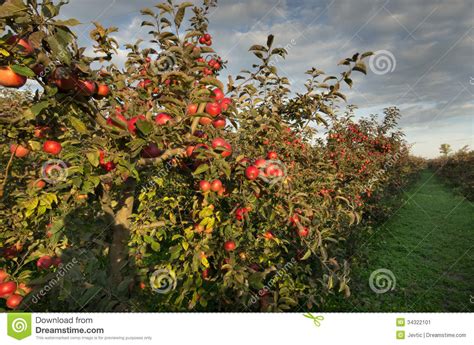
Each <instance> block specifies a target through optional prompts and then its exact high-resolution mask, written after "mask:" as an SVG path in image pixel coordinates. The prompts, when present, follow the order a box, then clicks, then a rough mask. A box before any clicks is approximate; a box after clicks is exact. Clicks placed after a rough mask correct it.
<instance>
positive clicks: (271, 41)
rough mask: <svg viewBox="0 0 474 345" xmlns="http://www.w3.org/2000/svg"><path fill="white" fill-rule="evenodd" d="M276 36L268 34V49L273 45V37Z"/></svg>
mask: <svg viewBox="0 0 474 345" xmlns="http://www.w3.org/2000/svg"><path fill="white" fill-rule="evenodd" d="M274 38H275V36H273V35H268V37H267V47H268V49H270V48H271V47H272V44H273V39H274Z"/></svg>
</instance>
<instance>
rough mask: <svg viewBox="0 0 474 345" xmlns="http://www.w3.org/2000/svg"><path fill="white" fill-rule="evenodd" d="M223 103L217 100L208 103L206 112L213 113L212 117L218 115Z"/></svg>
mask: <svg viewBox="0 0 474 345" xmlns="http://www.w3.org/2000/svg"><path fill="white" fill-rule="evenodd" d="M221 111H222V109H221V105H220V104H219V103H217V102H212V103H207V104H206V113H208V114H209V115H211V116H212V117H216V116H217V115H219V114H220V113H221Z"/></svg>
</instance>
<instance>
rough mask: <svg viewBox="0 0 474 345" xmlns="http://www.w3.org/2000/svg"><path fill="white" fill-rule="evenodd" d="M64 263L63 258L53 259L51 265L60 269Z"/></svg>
mask: <svg viewBox="0 0 474 345" xmlns="http://www.w3.org/2000/svg"><path fill="white" fill-rule="evenodd" d="M61 263H62V260H61V258H53V259H52V260H51V264H52V265H53V266H54V267H59V265H61Z"/></svg>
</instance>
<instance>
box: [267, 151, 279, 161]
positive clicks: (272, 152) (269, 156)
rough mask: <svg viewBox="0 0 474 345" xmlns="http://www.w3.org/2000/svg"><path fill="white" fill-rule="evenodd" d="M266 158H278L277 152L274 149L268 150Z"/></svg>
mask: <svg viewBox="0 0 474 345" xmlns="http://www.w3.org/2000/svg"><path fill="white" fill-rule="evenodd" d="M267 159H272V160H275V159H278V154H277V153H276V152H274V151H270V152H268V153H267Z"/></svg>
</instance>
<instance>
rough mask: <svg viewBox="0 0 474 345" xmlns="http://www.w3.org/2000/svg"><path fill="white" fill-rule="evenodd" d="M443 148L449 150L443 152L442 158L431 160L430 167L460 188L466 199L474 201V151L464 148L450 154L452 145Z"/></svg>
mask: <svg viewBox="0 0 474 345" xmlns="http://www.w3.org/2000/svg"><path fill="white" fill-rule="evenodd" d="M441 146H442V147H445V148H448V150H445V151H442V152H441V153H442V154H443V155H442V156H441V157H438V158H436V159H432V160H430V162H429V166H430V167H431V168H432V169H433V170H434V171H435V172H436V174H437V175H438V176H440V177H441V178H443V179H444V180H446V181H447V182H448V183H449V184H451V185H453V186H454V187H456V188H458V189H459V190H460V192H461V193H462V194H464V195H465V196H466V198H468V199H469V200H474V151H473V150H469V147H468V146H464V147H462V148H461V149H459V150H458V151H457V152H455V153H452V154H449V152H450V150H449V147H450V145H448V144H443V145H441Z"/></svg>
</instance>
